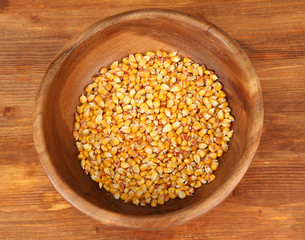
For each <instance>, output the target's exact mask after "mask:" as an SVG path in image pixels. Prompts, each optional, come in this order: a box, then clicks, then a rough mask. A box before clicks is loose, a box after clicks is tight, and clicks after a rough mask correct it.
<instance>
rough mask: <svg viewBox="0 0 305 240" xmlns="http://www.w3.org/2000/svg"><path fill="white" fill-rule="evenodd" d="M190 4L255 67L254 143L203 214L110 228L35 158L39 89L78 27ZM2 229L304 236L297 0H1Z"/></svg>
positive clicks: (303, 94) (56, 234)
mask: <svg viewBox="0 0 305 240" xmlns="http://www.w3.org/2000/svg"><path fill="white" fill-rule="evenodd" d="M151 7H162V8H169V9H175V10H180V11H184V12H188V13H191V14H194V15H197V16H199V17H203V18H205V19H207V20H208V21H210V22H212V23H214V24H216V25H217V26H219V27H220V28H222V29H223V30H225V31H226V32H227V33H229V34H230V35H231V36H232V37H233V38H234V39H236V40H237V41H238V42H239V44H240V45H241V46H242V47H243V49H244V50H245V51H246V53H247V54H248V55H249V57H250V59H251V61H252V64H253V65H254V67H255V69H256V72H257V74H258V76H259V79H260V82H261V86H262V90H263V95H264V110H265V122H264V129H263V136H262V139H261V143H260V146H259V148H258V152H257V154H256V156H255V158H254V161H253V162H252V164H251V167H250V169H249V170H248V172H247V174H246V175H245V177H244V178H243V179H242V181H241V182H240V184H239V185H238V187H237V188H236V189H235V190H234V192H233V194H232V195H231V196H230V197H229V198H228V199H226V200H225V201H224V202H223V203H222V204H220V205H219V206H217V207H216V208H215V209H213V210H212V211H211V212H209V213H208V214H207V215H204V216H202V217H200V218H198V219H196V220H194V221H192V222H189V223H187V224H185V225H182V226H179V227H176V228H172V229H167V230H162V231H158V232H155V231H149V232H147V231H131V230H124V229H117V228H109V227H106V226H104V225H101V224H99V223H98V222H97V221H95V220H92V219H91V218H89V217H87V216H85V215H84V214H82V213H80V212H79V211H78V210H76V209H75V208H73V207H71V206H70V205H69V204H68V203H67V202H66V201H65V200H64V199H63V198H62V197H61V196H60V195H59V193H58V192H57V191H56V190H55V189H54V187H53V186H52V184H51V183H50V182H49V180H48V178H47V177H46V175H45V174H44V171H43V169H42V166H41V165H40V163H39V159H38V156H37V154H36V151H35V148H34V145H33V139H32V114H33V106H34V103H35V98H36V94H37V92H38V89H39V85H40V82H41V79H42V77H43V74H44V72H45V71H46V69H47V67H48V65H49V64H50V63H51V62H52V60H53V59H54V57H55V56H56V54H57V53H58V51H59V50H60V49H61V48H62V47H63V45H64V44H65V43H66V42H67V41H68V40H69V39H70V38H71V37H73V36H74V35H75V34H77V33H78V32H80V31H81V30H83V29H84V28H85V27H87V26H89V25H91V24H93V23H94V22H96V21H98V20H100V19H103V18H105V17H108V16H111V15H114V14H117V13H120V12H124V11H127V10H133V9H137V8H151ZM0 29H1V35H0V64H1V65H0V81H1V88H0V96H1V102H0V152H1V155H0V164H1V174H0V182H1V185H0V200H1V201H0V238H2V239H58V238H62V239H93V238H100V239H122V238H125V239H165V238H168V239H232V238H233V239H245V238H249V239H271V238H272V237H273V238H277V239H302V238H304V236H305V230H304V225H305V217H304V216H305V161H304V159H305V147H304V146H305V130H304V127H303V125H304V121H305V110H304V109H305V77H304V76H305V41H304V39H305V4H304V1H297V0H289V1H265V0H257V1H253V0H249V1H241V0H236V1H224V0H223V1H220V0H215V1H213V3H211V2H208V1H207V2H205V1H202V2H199V1H191V0H184V1H179V2H175V4H173V3H172V2H170V3H166V2H165V1H151V0H150V1H148V0H147V1H141V2H139V1H132V0H128V1H124V2H118V1H110V0H109V1H103V2H100V1H97V0H96V1H72V0H65V1H62V0H58V1H52V2H51V1H43V0H37V1H30V0H23V1H21V0H19V1H18V0H16V1H7V0H2V1H0Z"/></svg>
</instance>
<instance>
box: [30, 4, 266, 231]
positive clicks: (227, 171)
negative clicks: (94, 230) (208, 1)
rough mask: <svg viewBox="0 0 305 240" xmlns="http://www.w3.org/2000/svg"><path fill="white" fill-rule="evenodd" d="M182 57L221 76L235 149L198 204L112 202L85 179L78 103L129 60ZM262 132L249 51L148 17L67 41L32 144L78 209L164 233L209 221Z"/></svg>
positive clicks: (113, 21)
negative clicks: (114, 66)
mask: <svg viewBox="0 0 305 240" xmlns="http://www.w3.org/2000/svg"><path fill="white" fill-rule="evenodd" d="M157 49H163V50H165V51H174V50H179V54H180V55H182V56H185V57H190V58H191V59H193V60H194V61H196V62H198V63H201V64H206V65H207V67H208V68H210V69H212V70H214V71H216V74H218V76H219V79H220V81H221V82H222V83H223V84H224V88H225V91H226V92H227V94H228V97H227V99H228V101H229V104H230V107H231V108H232V115H233V116H234V117H235V122H234V123H233V126H232V128H233V129H234V136H233V138H232V140H231V142H230V148H229V151H228V152H227V153H225V154H224V155H223V157H221V159H220V167H219V169H218V170H217V171H216V173H215V175H216V180H215V181H214V182H212V183H210V184H206V185H204V186H202V187H201V188H199V189H197V190H196V192H195V194H194V196H193V197H187V198H186V199H183V200H181V199H175V200H170V201H169V202H167V203H166V204H164V205H158V206H157V207H155V208H153V207H141V206H136V205H133V204H131V203H128V204H125V203H124V202H123V201H121V200H115V199H114V198H113V196H112V195H111V194H110V193H107V192H106V191H105V190H100V189H99V187H98V184H96V183H95V182H93V181H92V180H91V178H90V177H89V176H87V175H85V173H84V172H83V170H82V168H81V167H80V162H79V160H78V159H77V148H76V146H75V140H74V139H73V137H72V132H73V122H74V114H75V112H76V105H77V104H78V101H79V96H80V95H81V94H82V93H84V87H85V86H86V85H87V84H88V83H89V82H91V77H92V76H94V75H95V74H97V73H98V70H99V69H100V68H101V67H102V66H106V67H109V65H110V63H111V62H113V61H114V60H117V59H118V60H121V59H122V57H124V56H127V55H128V54H129V53H145V52H146V51H148V50H153V51H155V50H157ZM262 126H263V102H262V92H261V88H260V83H259V80H258V77H257V75H256V73H255V71H254V69H253V67H252V65H251V63H250V61H249V59H248V57H247V56H246V54H245V53H244V51H243V50H242V49H241V48H240V46H239V45H238V44H237V43H236V42H235V41H234V40H233V39H232V38H231V37H229V36H228V35H227V34H226V33H225V32H223V31H222V30H220V29H219V28H217V27H216V26H214V25H212V24H211V23H209V22H207V21H205V20H203V19H200V18H197V17H194V16H190V15H187V14H184V13H179V12H174V11H170V10H160V9H150V10H139V11H131V12H126V13H122V14H119V15H116V16H113V17H110V18H107V19H105V20H102V21H100V22H97V23H96V24H94V25H92V26H91V27H89V28H87V29H86V30H85V31H83V32H82V33H80V34H78V35H77V36H76V37H74V38H73V39H72V40H70V41H69V42H68V43H67V44H66V46H65V47H64V48H63V49H62V50H61V51H60V52H59V54H58V55H57V57H56V59H55V60H54V61H53V63H52V64H51V65H50V67H49V68H48V70H47V72H46V74H45V76H44V78H43V81H42V85H41V89H40V93H39V95H38V98H37V104H36V110H35V114H34V123H33V130H34V141H35V145H36V149H37V152H38V154H39V157H40V161H41V163H42V166H43V167H44V170H45V171H46V173H47V175H48V177H49V178H50V180H51V182H52V183H53V185H54V186H55V188H56V189H57V190H58V192H59V193H60V194H61V195H62V196H63V197H64V198H65V199H66V200H67V201H68V202H70V203H71V204H72V205H73V206H75V207H76V208H78V209H79V210H81V211H82V212H84V213H86V214H88V215H89V216H91V217H93V218H95V219H97V220H99V221H100V222H102V223H104V224H108V225H112V226H123V227H128V228H134V229H160V228H166V227H170V226H175V225H179V224H182V223H185V222H186V221H188V220H191V219H193V218H196V217H198V216H200V215H201V214H204V213H206V212H207V211H209V210H210V209H212V208H213V207H214V206H215V205H217V204H218V203H219V202H220V201H222V200H223V199H224V198H225V197H227V196H228V195H229V193H230V192H232V191H233V189H234V188H235V186H236V185H237V184H238V182H239V181H240V180H241V178H242V177H243V175H244V174H245V172H246V171H247V169H248V167H249V165H250V163H251V161H252V158H253V156H254V154H255V151H256V149H257V147H258V144H259V140H260V136H261V132H262Z"/></svg>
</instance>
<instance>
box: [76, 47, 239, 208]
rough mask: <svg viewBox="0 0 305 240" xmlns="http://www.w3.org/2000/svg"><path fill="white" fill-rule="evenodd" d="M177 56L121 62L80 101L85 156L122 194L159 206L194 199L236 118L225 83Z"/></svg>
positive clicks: (90, 168)
mask: <svg viewBox="0 0 305 240" xmlns="http://www.w3.org/2000/svg"><path fill="white" fill-rule="evenodd" d="M177 53H178V51H175V52H171V53H167V52H164V51H161V50H157V51H156V52H151V51H149V52H147V53H146V55H142V54H130V55H129V56H128V57H125V58H123V61H122V63H120V62H118V61H114V62H113V63H112V64H111V66H110V68H109V69H107V68H102V69H101V70H100V75H99V76H97V77H96V78H95V79H94V82H93V83H90V84H89V85H87V86H86V88H85V93H84V94H83V95H81V96H80V98H79V101H80V104H79V106H77V112H76V117H75V126H74V131H73V137H74V138H75V139H76V146H77V149H78V151H79V154H78V159H79V161H80V163H81V167H82V168H83V169H84V171H85V173H86V174H90V176H91V178H92V180H93V181H95V182H97V183H98V184H99V188H103V189H105V190H106V191H108V192H110V193H112V194H113V197H114V198H115V199H121V200H123V201H125V202H132V203H134V204H136V205H139V204H140V205H141V206H145V205H151V206H153V207H155V206H156V205H157V204H164V203H165V202H167V201H168V200H169V199H175V198H177V197H179V198H181V199H184V198H186V197H187V196H191V195H192V194H193V193H194V191H195V188H199V187H201V186H202V185H203V184H206V183H207V182H211V181H214V179H215V178H216V176H215V175H214V171H215V170H217V169H218V167H219V159H218V158H220V157H221V156H222V155H223V153H224V152H226V151H227V150H228V142H229V141H230V139H231V138H232V136H233V130H231V129H230V127H231V123H232V122H233V121H234V118H233V116H232V115H231V109H230V108H229V107H228V102H227V100H226V93H225V92H224V90H223V86H222V84H221V83H220V82H219V81H217V79H218V77H217V75H216V74H215V73H213V72H212V71H211V70H208V69H206V68H205V66H203V65H199V64H197V63H194V62H193V61H192V60H191V59H189V58H181V57H180V56H179V55H177Z"/></svg>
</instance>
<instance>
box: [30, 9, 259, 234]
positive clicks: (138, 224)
mask: <svg viewBox="0 0 305 240" xmlns="http://www.w3.org/2000/svg"><path fill="white" fill-rule="evenodd" d="M155 15H159V16H160V15H162V16H166V17H168V18H173V19H178V18H179V19H181V18H185V19H187V20H188V21H190V22H191V23H192V24H195V25H197V26H200V27H203V28H204V29H207V30H208V31H209V32H211V33H213V34H214V35H215V36H216V37H218V38H219V39H220V40H221V41H222V42H223V43H224V45H226V46H227V47H228V48H230V49H231V50H232V51H233V52H236V53H237V54H239V55H240V56H241V58H242V59H243V60H244V61H245V63H246V64H247V65H249V67H250V69H252V70H253V74H254V76H255V81H256V86H257V89H258V90H259V94H260V96H259V97H258V98H257V103H256V109H255V110H256V112H257V114H258V115H257V118H256V124H257V128H256V129H257V130H256V134H255V136H256V137H255V138H254V139H252V143H253V144H251V146H250V148H249V149H248V150H247V155H246V156H247V157H245V158H244V161H243V166H242V168H241V170H240V174H239V175H234V176H232V179H231V181H227V182H225V185H226V189H228V191H227V192H225V194H220V193H219V191H216V193H215V195H214V196H215V198H214V199H213V202H212V201H211V200H208V202H205V204H198V205H196V206H195V207H185V208H183V209H179V210H176V211H174V212H169V213H161V214H157V215H146V216H136V215H127V214H122V213H117V212H113V211H110V210H106V209H101V208H99V207H97V206H96V205H94V204H92V203H90V202H88V201H86V200H85V199H83V198H82V197H81V196H79V195H78V194H77V193H76V192H74V191H73V189H72V188H70V186H69V185H68V184H66V183H65V182H64V181H63V180H62V179H61V177H60V176H59V175H58V174H57V172H56V169H55V167H54V165H53V163H52V161H51V158H50V154H49V152H48V148H47V141H46V138H45V131H44V124H43V122H44V121H43V117H44V109H43V106H44V103H45V101H46V99H47V94H45V93H46V92H47V91H48V88H49V87H50V85H51V81H52V79H53V78H54V76H55V74H56V72H57V70H58V68H59V67H60V65H61V63H62V62H63V61H64V60H65V59H66V58H67V57H68V55H69V54H70V53H71V52H72V51H73V50H74V49H75V48H76V47H77V46H78V45H79V44H81V43H82V42H83V41H85V40H86V39H87V38H89V37H90V36H92V35H94V34H95V33H97V32H99V31H103V30H104V29H105V28H107V27H109V26H111V25H112V24H114V23H117V22H120V21H125V20H128V19H130V18H133V17H134V16H142V17H144V16H145V17H149V16H155ZM263 118H264V110H263V98H262V91H261V86H260V82H259V79H258V76H257V74H256V72H255V70H254V68H253V66H252V64H251V62H250V60H249V58H248V56H247V55H246V53H245V52H244V51H243V50H242V49H241V47H240V46H239V44H238V43H237V42H236V41H235V40H234V39H233V38H232V37H230V36H229V35H228V34H227V33H226V32H224V31H223V30H221V29H220V28H218V27H217V26H215V25H214V24H212V23H210V22H208V21H207V20H205V19H203V18H199V17H196V16H193V15H191V14H187V13H184V12H178V11H175V10H169V9H158V8H150V9H139V10H132V11H127V12H123V13H119V14H116V15H113V16H110V17H108V18H105V19H103V20H100V21H98V22H96V23H95V24H93V25H91V26H89V27H87V28H86V29H85V30H83V31H81V32H80V33H78V34H77V35H76V36H74V37H73V38H72V39H71V40H69V41H68V42H67V43H66V44H65V45H64V47H62V49H61V50H60V51H59V52H58V54H57V55H56V57H55V59H54V60H53V62H52V63H51V64H50V66H49V67H48V69H47V70H46V73H45V75H44V77H43V80H42V82H41V85H40V89H39V92H38V95H37V98H36V106H35V110H34V114H33V139H34V144H35V148H36V151H37V153H38V155H39V159H40V162H41V164H42V166H43V169H44V171H45V172H46V174H47V176H48V178H49V179H50V181H51V183H52V184H53V186H54V187H55V189H56V190H57V191H58V192H59V193H60V194H61V195H62V197H63V198H64V199H66V200H67V201H68V202H69V203H70V204H71V205H73V206H74V207H76V208H77V209H78V210H80V211H81V212H84V213H85V214H87V215H88V216H90V217H92V218H94V219H96V220H98V221H99V222H101V223H103V224H106V225H112V226H118V227H126V228H130V229H162V228H168V227H173V226H178V225H181V224H183V223H185V222H187V221H190V220H192V219H194V218H197V217H199V216H201V215H203V214H205V213H206V212H208V211H209V210H211V209H212V208H214V207H215V206H216V205H218V204H219V203H220V202H222V201H223V200H224V199H226V198H227V197H228V195H229V194H230V193H231V192H232V191H233V190H234V188H235V187H236V186H237V184H238V183H239V182H240V180H241V179H242V177H243V176H244V174H245V173H246V171H247V169H248V168H249V166H250V164H251V162H252V159H253V157H254V155H255V152H256V150H257V148H258V145H259V142H260V138H261V134H262V128H263ZM63 189H64V190H63ZM84 206H85V209H86V210H84ZM207 206H208V207H207ZM182 211H183V214H182ZM186 213H187V214H186ZM182 215H183V218H181V216H182ZM106 216H107V217H106ZM160 218H163V219H164V220H165V219H167V220H166V221H160ZM173 219H177V220H178V219H179V220H178V221H173ZM141 220H142V221H143V220H145V221H143V222H145V223H143V222H142V221H141ZM158 221H160V222H162V225H160V224H158ZM164 223H165V224H164Z"/></svg>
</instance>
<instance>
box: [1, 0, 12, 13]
mask: <svg viewBox="0 0 305 240" xmlns="http://www.w3.org/2000/svg"><path fill="white" fill-rule="evenodd" d="M9 5H10V1H9V0H1V1H0V12H4V11H5V9H6V8H7V7H8V6H9Z"/></svg>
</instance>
